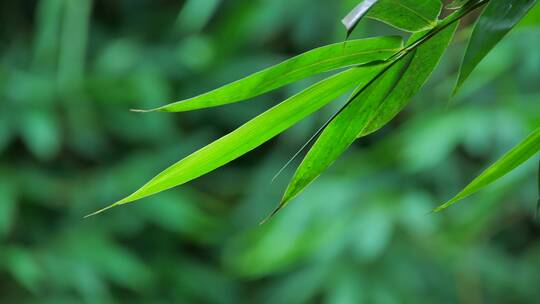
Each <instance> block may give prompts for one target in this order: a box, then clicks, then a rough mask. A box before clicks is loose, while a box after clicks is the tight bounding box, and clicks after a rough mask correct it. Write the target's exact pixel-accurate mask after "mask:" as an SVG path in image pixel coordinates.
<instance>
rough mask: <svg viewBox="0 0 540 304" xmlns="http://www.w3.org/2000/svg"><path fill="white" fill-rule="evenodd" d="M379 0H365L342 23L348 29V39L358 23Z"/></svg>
mask: <svg viewBox="0 0 540 304" xmlns="http://www.w3.org/2000/svg"><path fill="white" fill-rule="evenodd" d="M377 1H379V0H364V1H362V2H361V3H360V4H358V5H357V6H356V7H355V8H353V9H352V11H350V12H349V13H348V14H347V16H345V17H344V18H343V19H342V20H341V23H343V25H344V26H345V28H346V29H347V37H349V35H350V34H351V33H352V32H353V31H354V29H355V28H356V26H357V25H358V22H360V20H361V19H362V17H364V15H365V14H366V13H367V12H368V11H369V10H370V9H371V8H372V7H373V6H374V5H375V4H377Z"/></svg>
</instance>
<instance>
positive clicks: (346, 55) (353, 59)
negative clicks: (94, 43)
mask: <svg viewBox="0 0 540 304" xmlns="http://www.w3.org/2000/svg"><path fill="white" fill-rule="evenodd" d="M401 47H402V39H401V38H400V37H397V36H387V37H376V38H369V39H360V40H352V41H348V42H347V43H346V44H343V43H336V44H331V45H327V46H323V47H320V48H317V49H314V50H311V51H309V52H306V53H304V54H301V55H298V56H296V57H293V58H291V59H289V60H286V61H284V62H282V63H280V64H277V65H275V66H273V67H270V68H267V69H265V70H262V71H260V72H257V73H255V74H253V75H250V76H248V77H246V78H243V79H240V80H238V81H235V82H233V83H230V84H227V85H225V86H222V87H220V88H218V89H216V90H213V91H210V92H208V93H204V94H202V95H198V96H195V97H193V98H189V99H186V100H181V101H178V102H174V103H171V104H168V105H165V106H162V107H159V108H156V109H153V110H150V111H161V112H184V111H191V110H196V109H203V108H209V107H215V106H220V105H225V104H229V103H234V102H238V101H242V100H246V99H249V98H252V97H255V96H258V95H261V94H264V93H266V92H269V91H271V90H274V89H277V88H279V87H282V86H284V85H287V84H290V83H292V82H295V81H298V80H301V79H304V78H307V77H310V76H313V75H316V74H320V73H323V72H328V71H331V70H335V69H339V68H344V67H348V66H352V65H360V64H365V63H368V62H372V61H376V60H385V59H387V58H389V57H390V56H392V55H393V54H394V53H396V52H397V51H399V49H400V48H401Z"/></svg>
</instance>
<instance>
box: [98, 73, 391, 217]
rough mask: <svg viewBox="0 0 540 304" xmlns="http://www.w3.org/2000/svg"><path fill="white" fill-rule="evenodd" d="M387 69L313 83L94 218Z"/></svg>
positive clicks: (226, 158)
mask: <svg viewBox="0 0 540 304" xmlns="http://www.w3.org/2000/svg"><path fill="white" fill-rule="evenodd" d="M386 66H388V63H385V64H370V65H365V66H361V67H355V68H351V69H349V70H347V71H345V72H342V73H339V74H337V75H334V76H332V77H329V78H327V79H325V80H323V81H320V82H318V83H316V84H314V85H313V86H311V87H309V88H307V89H306V90H304V91H302V92H300V93H298V94H297V95H295V96H293V97H291V98H289V99H287V100H285V101H283V102H281V103H280V104H278V105H276V106H274V107H273V108H271V109H269V110H267V111H266V112H264V113H262V114H260V115H259V116H257V117H255V118H253V119H252V120H250V121H248V122H247V123H245V124H244V125H242V126H241V127H239V128H238V129H236V130H234V131H233V132H231V133H229V134H227V135H225V136H223V137H222V138H220V139H218V140H216V141H214V142H213V143H211V144H209V145H207V146H206V147H204V148H202V149H200V150H198V151H196V152H194V153H193V154H191V155H189V156H187V157H185V158H184V159H182V160H180V161H179V162H177V163H176V164H174V165H172V166H170V167H169V168H167V169H166V170H165V171H163V172H161V173H160V174H158V175H157V176H156V177H154V178H153V179H152V180H150V181H149V182H148V183H146V184H145V185H144V186H142V187H141V188H140V189H139V190H137V191H135V192H134V193H133V194H131V195H129V196H127V197H126V198H124V199H122V200H120V201H118V202H116V203H114V204H113V205H111V206H109V207H107V208H105V209H102V210H100V211H98V212H95V213H93V214H91V215H94V214H97V213H99V212H102V211H104V210H106V209H108V208H111V207H113V206H117V205H122V204H126V203H129V202H133V201H135V200H138V199H141V198H143V197H146V196H149V195H152V194H155V193H158V192H161V191H164V190H167V189H170V188H172V187H175V186H179V185H181V184H184V183H186V182H189V181H191V180H193V179H195V178H197V177H199V176H201V175H204V174H206V173H208V172H210V171H213V170H214V169H216V168H219V167H221V166H223V165H225V164H227V163H228V162H230V161H232V160H234V159H236V158H238V157H240V156H242V155H243V154H245V153H247V152H249V151H251V150H253V149H255V148H256V147H258V146H259V145H261V144H263V143H264V142H266V141H268V140H269V139H271V138H273V137H274V136H276V135H278V134H279V133H281V132H283V131H285V130H286V129H288V128H289V127H291V126H293V125H294V124H296V123H297V122H298V121H300V120H301V119H303V118H305V117H306V116H308V115H310V114H311V113H313V112H314V111H316V110H318V109H320V108H321V107H323V106H324V105H326V104H328V103H329V102H331V101H332V100H334V99H335V98H337V97H339V96H340V95H342V94H344V93H346V92H347V91H349V90H352V89H353V88H354V87H356V86H359V85H360V86H362V85H365V84H367V83H368V82H369V81H371V79H373V78H374V77H375V76H376V75H378V74H379V73H380V71H381V70H383V69H384V68H385V67H386Z"/></svg>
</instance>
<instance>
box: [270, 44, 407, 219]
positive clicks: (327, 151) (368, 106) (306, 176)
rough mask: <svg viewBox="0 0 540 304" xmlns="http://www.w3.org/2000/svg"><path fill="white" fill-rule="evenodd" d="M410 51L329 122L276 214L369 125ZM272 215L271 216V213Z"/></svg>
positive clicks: (404, 66)
mask: <svg viewBox="0 0 540 304" xmlns="http://www.w3.org/2000/svg"><path fill="white" fill-rule="evenodd" d="M411 58H412V56H411V54H409V55H407V56H406V57H403V58H401V59H399V60H398V61H397V62H394V63H393V65H392V66H389V67H388V68H387V70H385V71H383V72H384V73H382V75H381V76H380V77H378V78H377V79H374V80H373V81H372V82H371V83H369V84H368V85H366V86H365V87H364V86H362V87H360V88H359V89H357V91H356V92H355V93H354V94H353V97H352V98H351V100H350V102H349V103H348V104H347V105H345V107H344V108H343V110H342V111H341V112H340V113H339V114H338V115H337V116H336V117H335V118H334V119H333V120H332V121H331V122H330V124H329V125H328V126H327V127H326V128H325V129H324V131H323V132H322V133H321V135H320V137H319V138H318V139H317V141H316V142H315V144H314V145H313V147H312V148H311V150H310V151H309V152H308V153H307V155H306V157H305V158H304V160H303V161H302V163H301V164H300V166H299V167H298V169H297V170H296V172H295V174H294V176H293V178H292V180H291V182H290V183H289V186H288V187H287V190H286V191H285V194H284V195H283V198H282V200H281V203H280V204H279V206H278V208H277V209H276V210H275V211H274V212H273V213H272V215H274V214H275V213H277V212H278V211H279V210H280V209H281V208H283V207H284V206H285V205H286V204H287V203H288V202H289V201H290V200H291V199H293V198H294V197H296V196H297V195H298V194H299V193H300V192H302V190H303V189H304V188H305V187H307V186H308V185H309V184H310V183H311V182H313V181H314V180H315V179H316V178H317V177H318V176H319V175H320V174H321V173H322V172H323V171H324V170H326V169H327V168H328V167H329V166H330V165H331V164H332V163H333V162H334V161H335V160H336V159H337V158H338V157H339V156H340V155H341V154H342V153H343V152H344V151H345V150H346V149H347V148H348V147H349V146H350V145H351V144H352V143H353V142H354V140H355V139H356V135H357V134H359V133H361V132H362V130H363V129H364V128H365V127H366V126H367V125H369V123H370V121H371V119H372V118H373V116H374V115H375V114H376V113H377V111H378V109H379V107H380V106H381V104H382V103H383V101H384V100H385V98H386V97H387V95H388V92H390V91H392V89H393V87H394V86H395V85H396V84H397V82H398V80H399V78H400V77H401V76H402V74H403V71H404V70H405V69H406V67H407V65H408V64H409V63H410V59H411ZM272 215H271V216H272Z"/></svg>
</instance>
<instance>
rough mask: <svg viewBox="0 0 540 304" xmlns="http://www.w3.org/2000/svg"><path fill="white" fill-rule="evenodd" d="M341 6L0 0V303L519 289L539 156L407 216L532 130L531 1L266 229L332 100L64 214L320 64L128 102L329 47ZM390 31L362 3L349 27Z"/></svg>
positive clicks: (528, 263) (538, 266) (514, 297)
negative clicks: (216, 99)
mask: <svg viewBox="0 0 540 304" xmlns="http://www.w3.org/2000/svg"><path fill="white" fill-rule="evenodd" d="M357 4H358V2H357V1H353V0H343V1H315V2H314V1H307V0H298V1H281V0H279V1H266V0H257V1H253V0H234V1H233V0H230V1H202V0H197V1H179V2H175V1H149V0H136V1H128V0H119V1H101V0H94V1H90V0H85V1H72V0H41V1H2V2H0V18H1V19H0V20H2V25H3V26H2V27H0V42H1V43H0V51H1V57H0V303H51V304H52V303H54V304H58V303H254V302H256V303H270V304H271V303H332V304H333V303H411V302H412V303H534V302H536V301H537V299H538V298H539V297H540V291H539V290H538V288H536V285H535V282H537V281H538V280H539V279H540V242H539V237H538V236H539V231H540V225H539V224H538V222H537V221H535V220H534V219H533V218H534V208H535V203H536V200H537V192H536V189H537V180H536V174H537V172H536V170H537V166H536V165H537V164H536V162H534V161H533V162H527V163H526V164H525V165H524V166H522V167H520V168H518V169H517V170H516V171H514V172H512V173H511V174H509V175H508V176H506V177H505V178H503V179H501V180H500V181H498V182H496V183H494V184H493V185H492V186H489V188H488V189H487V190H486V191H483V192H481V193H479V194H477V195H475V196H473V197H471V198H469V199H468V200H469V202H470V203H469V204H468V205H467V206H465V207H463V208H452V209H451V210H449V211H448V212H445V213H443V214H440V215H436V216H432V215H428V216H426V215H425V214H426V212H428V211H429V210H431V209H432V208H434V207H436V206H437V204H438V203H439V202H441V201H444V200H445V199H448V198H449V197H452V196H453V195H454V194H455V193H457V192H458V191H459V189H460V188H462V187H463V185H465V184H467V182H469V181H470V180H472V179H473V177H474V176H476V175H478V174H479V173H480V172H481V171H482V170H483V169H485V168H487V167H488V166H489V164H491V163H493V162H494V161H495V160H496V159H498V158H499V157H500V156H501V155H503V154H504V153H505V152H506V151H508V150H510V148H511V147H512V146H514V145H515V144H516V143H518V142H519V141H520V140H521V139H523V138H525V137H526V135H527V134H528V133H530V131H531V130H533V129H535V128H536V127H537V126H538V125H539V122H540V104H539V103H538V99H539V98H540V91H539V88H538V83H539V80H540V58H539V57H538V56H537V51H536V50H537V49H538V48H540V28H538V27H537V26H538V24H540V19H538V14H536V13H535V12H537V11H538V5H537V6H536V7H534V8H533V9H532V11H531V13H530V14H529V15H528V16H527V17H526V19H524V20H523V21H522V23H520V24H518V26H517V27H516V29H515V30H514V31H512V32H511V33H509V34H508V36H506V37H505V38H504V39H503V40H502V41H501V43H500V44H499V45H498V46H497V47H496V48H494V50H493V52H492V53H490V54H489V55H488V56H487V57H486V58H485V60H483V61H482V62H481V63H480V65H479V66H478V68H477V70H475V72H473V73H472V74H471V76H470V79H469V80H468V82H466V83H465V84H464V85H463V87H462V89H461V90H460V92H459V94H458V95H456V97H455V98H454V100H453V102H452V105H451V106H450V107H448V106H447V104H448V100H449V96H450V93H451V91H452V87H453V85H454V84H455V80H456V77H457V69H456V68H457V66H458V63H459V60H460V58H461V55H460V54H461V53H462V52H463V50H464V49H465V45H464V41H463V40H462V39H460V37H462V36H460V32H459V31H458V33H457V34H456V35H457V38H456V41H455V42H454V43H453V44H452V46H451V48H450V49H449V50H448V52H447V54H446V55H445V57H444V58H443V60H442V61H441V64H440V66H439V67H438V68H437V69H436V70H435V72H434V75H433V78H432V79H431V80H430V81H429V82H428V83H427V85H426V87H425V88H424V89H422V91H421V92H420V94H419V95H418V96H416V97H415V98H414V99H413V100H412V102H411V104H410V106H409V108H407V110H405V111H404V112H403V113H401V114H400V115H399V116H398V117H397V118H396V119H395V120H394V121H392V122H391V123H390V124H389V125H388V126H386V127H385V128H383V129H381V130H380V131H379V132H377V133H375V134H373V135H371V136H369V137H366V138H365V139H363V140H360V141H357V143H355V144H353V145H352V146H351V149H350V150H349V151H348V152H346V153H345V154H344V155H343V157H342V158H341V159H339V160H338V161H336V163H335V165H334V166H333V167H332V168H331V169H330V170H329V171H328V172H327V174H325V175H324V176H322V177H321V178H319V179H318V180H317V181H315V182H314V184H313V187H311V188H309V189H308V190H307V191H306V192H305V195H302V196H301V197H299V198H298V200H299V202H298V203H297V204H292V205H291V206H290V207H289V208H287V209H285V210H284V211H283V212H282V214H281V215H280V216H279V217H277V218H275V219H274V220H273V221H271V222H269V223H268V224H266V225H263V226H258V225H257V224H258V222H259V221H260V219H262V218H264V216H266V215H267V214H268V213H269V212H270V211H271V209H272V208H273V207H274V206H275V202H276V201H278V200H279V195H280V193H281V192H280V190H281V189H283V188H284V187H285V183H286V181H287V178H285V177H282V178H280V179H278V180H277V181H276V182H275V183H270V180H271V178H272V176H273V175H274V174H275V172H276V171H277V168H279V167H280V166H281V165H282V164H283V163H285V162H286V161H287V159H288V158H289V157H290V156H291V155H292V154H294V152H295V151H296V150H297V148H298V147H300V146H301V145H302V143H303V141H304V140H305V138H307V137H309V136H310V135H311V134H312V133H313V132H314V131H315V130H316V129H317V127H318V126H320V125H321V124H322V122H323V121H325V120H326V119H327V118H328V117H329V116H331V115H332V113H334V112H335V111H336V107H337V106H339V105H340V104H343V101H344V100H343V99H341V100H340V101H338V103H337V104H336V105H335V106H330V107H328V108H325V109H323V110H322V111H321V112H320V113H319V114H317V115H315V116H314V117H310V118H308V119H306V120H305V121H304V122H302V123H300V124H299V125H297V126H295V127H294V128H292V129H291V130H290V132H288V133H285V134H284V135H282V136H280V137H278V138H276V139H273V140H271V141H270V142H269V143H268V144H267V145H265V146H264V147H261V148H259V149H257V150H255V151H254V152H253V153H252V154H250V155H247V156H245V157H242V158H240V159H238V160H236V161H234V162H232V163H231V164H230V165H228V166H226V167H223V168H222V169H220V170H219V171H217V172H215V173H212V174H210V175H208V176H205V177H203V178H201V179H199V180H197V181H194V182H192V183H189V184H186V185H184V186H182V187H181V188H177V189H174V190H171V191H168V192H165V193H162V194H159V195H155V196H153V197H150V198H148V199H146V200H145V202H144V203H143V204H134V205H132V206H128V207H126V208H122V209H120V210H112V211H111V212H110V213H108V214H107V215H106V216H101V217H96V218H91V219H88V220H82V216H83V215H84V214H86V213H88V212H90V211H93V210H96V209H97V208H98V207H99V206H102V205H103V204H104V203H106V202H112V201H114V200H115V199H117V198H118V197H117V196H118V194H119V193H127V192H129V191H130V190H132V189H134V188H135V187H137V186H139V185H140V184H141V183H142V182H144V180H145V178H146V177H147V176H151V175H153V174H155V173H156V172H158V171H159V170H161V169H163V168H164V167H165V166H167V165H169V164H170V163H172V162H174V161H176V160H177V159H179V158H181V157H183V156H186V155H188V154H189V153H190V152H192V151H194V150H196V148H198V147H201V146H202V145H204V144H205V143H207V142H209V141H211V140H213V139H216V138H218V137H220V136H222V135H224V134H226V133H228V132H230V131H231V130H233V129H234V128H236V127H237V126H239V125H241V124H242V123H244V122H246V121H248V120H249V119H250V118H251V117H253V116H254V115H255V114H256V113H260V112H263V111H265V110H266V109H268V108H270V107H271V106H273V105H275V104H277V103H278V102H279V101H281V100H284V99H285V98H286V96H291V95H293V94H294V93H297V92H299V91H300V90H302V89H304V88H305V87H307V86H309V85H310V84H313V83H315V82H316V81H318V80H320V78H318V77H314V78H310V79H307V80H305V81H302V82H301V83H299V84H293V85H289V86H287V87H285V88H283V89H280V90H278V91H275V92H272V93H270V94H267V95H264V96H261V97H258V98H256V99H255V100H254V101H253V102H250V103H244V104H238V105H228V106H226V107H224V108H222V109H206V110H201V111H196V112H192V113H178V114H168V113H148V114H145V115H141V114H137V113H131V112H129V111H127V110H128V109H130V108H154V107H157V106H160V105H163V104H164V103H166V102H169V101H171V100H179V99H182V98H187V97H190V96H195V95H197V94H199V93H202V92H205V91H207V90H208V88H213V87H218V86H219V85H223V84H226V83H229V82H230V81H231V80H234V79H238V78H240V77H242V76H246V75H249V74H251V73H253V72H256V71H258V70H260V69H263V68H266V67H269V66H271V65H273V64H276V63H278V62H280V61H282V60H284V59H286V58H290V57H292V56H294V55H297V54H300V53H303V52H305V51H308V50H309V49H311V48H314V47H318V46H321V45H325V44H329V43H335V42H339V41H341V39H343V28H342V25H341V24H340V22H339V20H340V19H341V17H342V16H344V15H345V14H346V13H347V12H348V11H349V10H351V9H352V8H353V7H354V6H355V5H357ZM534 16H536V17H534ZM472 21H473V20H469V22H472ZM471 25H472V23H466V24H464V26H463V28H462V29H460V31H467V30H470V26H471ZM395 33H396V32H395V31H394V30H393V29H391V28H390V27H388V26H386V25H382V24H380V23H376V22H373V21H371V20H363V21H361V22H360V23H359V25H358V28H357V30H356V31H355V33H353V35H352V36H353V37H352V38H351V39H358V38H366V37H371V36H376V35H389V34H395ZM340 102H341V103H340ZM292 173H293V172H292V169H287V170H285V172H284V173H283V176H287V175H288V176H291V175H292Z"/></svg>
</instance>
